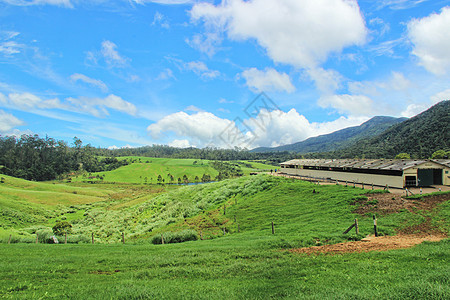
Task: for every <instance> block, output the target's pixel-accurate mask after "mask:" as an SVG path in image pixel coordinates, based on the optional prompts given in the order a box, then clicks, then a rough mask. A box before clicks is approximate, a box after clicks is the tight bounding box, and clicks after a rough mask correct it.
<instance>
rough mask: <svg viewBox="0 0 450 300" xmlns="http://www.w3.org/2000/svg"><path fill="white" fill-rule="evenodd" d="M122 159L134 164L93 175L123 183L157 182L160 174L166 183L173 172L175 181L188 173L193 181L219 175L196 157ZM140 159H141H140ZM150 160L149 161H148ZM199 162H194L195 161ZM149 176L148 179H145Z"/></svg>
mask: <svg viewBox="0 0 450 300" xmlns="http://www.w3.org/2000/svg"><path fill="white" fill-rule="evenodd" d="M120 159H127V160H129V161H131V160H133V161H135V162H133V163H132V164H130V165H128V166H124V167H120V168H118V169H116V170H113V171H108V172H98V173H92V176H96V175H104V180H103V181H105V182H122V183H141V184H142V183H157V179H158V175H161V176H162V178H163V179H164V180H165V182H166V183H169V182H170V179H169V176H168V174H172V175H173V177H174V182H175V183H176V182H177V180H178V178H181V179H183V175H186V176H187V177H188V178H189V180H190V181H191V182H193V181H194V179H195V177H196V176H198V178H200V179H201V178H202V176H203V174H208V175H210V176H211V178H214V177H215V176H217V174H218V172H217V171H216V170H215V169H213V168H212V167H211V166H209V164H208V161H207V160H196V159H173V158H150V157H137V156H126V157H120ZM139 160H140V161H139ZM147 161H148V163H147ZM195 161H196V162H197V163H196V164H194V162H195ZM146 178H147V180H145V179H146ZM72 180H73V181H76V182H78V181H88V180H91V179H88V178H86V177H85V178H83V177H81V176H78V177H75V178H72Z"/></svg>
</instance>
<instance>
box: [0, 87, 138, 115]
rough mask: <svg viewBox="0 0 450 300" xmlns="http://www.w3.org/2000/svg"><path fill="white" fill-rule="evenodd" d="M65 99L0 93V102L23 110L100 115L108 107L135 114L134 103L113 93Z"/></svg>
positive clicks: (105, 111) (105, 113)
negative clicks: (64, 111) (54, 110)
mask: <svg viewBox="0 0 450 300" xmlns="http://www.w3.org/2000/svg"><path fill="white" fill-rule="evenodd" d="M65 100H66V101H60V100H59V99H58V98H53V99H46V100H44V99H42V98H41V97H38V96H36V95H34V94H31V93H11V94H9V95H8V96H5V95H3V94H1V93H0V104H2V105H3V106H6V107H10V108H13V109H19V110H23V111H30V112H32V111H34V110H47V109H61V110H66V111H72V112H79V113H87V114H90V115H93V116H96V117H101V116H104V115H108V114H109V113H108V109H113V110H116V111H120V112H123V113H126V114H129V115H133V116H134V115H136V114H137V108H136V106H134V104H132V103H130V102H127V101H125V100H123V99H122V98H121V97H119V96H116V95H113V94H111V95H109V96H107V97H105V98H91V97H80V98H67V99H65Z"/></svg>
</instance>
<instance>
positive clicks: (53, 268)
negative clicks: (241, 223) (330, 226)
mask: <svg viewBox="0 0 450 300" xmlns="http://www.w3.org/2000/svg"><path fill="white" fill-rule="evenodd" d="M270 241H271V238H262V237H254V238H253V239H249V238H248V236H244V235H242V236H239V235H235V236H233V237H230V238H224V239H215V240H209V241H198V242H188V243H183V244H168V245H120V244H116V245H35V244H29V245H27V244H15V245H5V244H1V245H0V255H1V257H2V260H1V261H0V268H1V272H0V295H1V296H2V297H3V298H7V299H8V298H10V299H30V298H32V299H37V298H61V297H63V298H69V299H111V298H113V299H148V298H163V299H211V298H214V299H273V298H296V299H448V298H449V296H450V288H449V287H450V285H449V279H450V278H449V277H450V276H449V274H450V269H449V264H448V261H449V259H450V257H449V246H450V243H449V241H448V240H445V241H442V242H439V243H424V244H422V245H419V246H417V247H415V248H411V249H405V250H395V251H389V252H370V253H360V254H342V255H335V256H332V255H318V256H317V255H311V256H307V255H298V254H291V253H289V252H287V251H283V250H280V249H271V248H269V247H267V246H264V245H266V244H267V245H270V244H271V243H270Z"/></svg>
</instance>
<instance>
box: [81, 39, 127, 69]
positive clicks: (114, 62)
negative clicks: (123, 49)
mask: <svg viewBox="0 0 450 300" xmlns="http://www.w3.org/2000/svg"><path fill="white" fill-rule="evenodd" d="M86 59H87V60H88V61H91V62H93V63H94V64H97V63H98V61H99V59H103V60H104V61H105V62H106V64H107V65H108V66H109V67H117V68H120V67H125V66H126V65H127V64H128V62H129V61H130V59H129V58H128V57H125V56H122V55H121V54H120V53H119V51H117V45H116V44H115V43H113V42H111V41H108V40H106V41H103V42H102V46H101V49H100V51H98V52H97V51H88V52H87V53H86Z"/></svg>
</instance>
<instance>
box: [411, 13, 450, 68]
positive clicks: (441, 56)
mask: <svg viewBox="0 0 450 300" xmlns="http://www.w3.org/2000/svg"><path fill="white" fill-rule="evenodd" d="M449 28H450V7H449V6H447V7H444V8H442V10H441V13H440V14H436V13H433V14H431V15H429V16H427V17H424V18H422V19H413V20H412V21H410V22H409V23H408V36H409V38H410V40H411V42H412V43H413V44H414V48H413V51H412V53H413V54H414V55H416V56H417V57H418V58H419V64H420V65H422V66H423V67H424V68H425V69H427V70H428V71H429V72H431V73H433V74H436V75H444V74H446V73H447V70H448V68H449V67H450V51H448V49H450V30H449Z"/></svg>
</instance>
